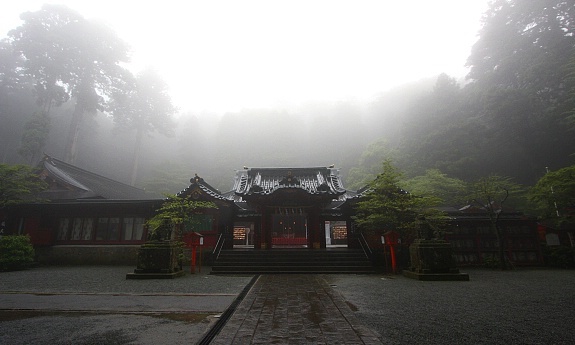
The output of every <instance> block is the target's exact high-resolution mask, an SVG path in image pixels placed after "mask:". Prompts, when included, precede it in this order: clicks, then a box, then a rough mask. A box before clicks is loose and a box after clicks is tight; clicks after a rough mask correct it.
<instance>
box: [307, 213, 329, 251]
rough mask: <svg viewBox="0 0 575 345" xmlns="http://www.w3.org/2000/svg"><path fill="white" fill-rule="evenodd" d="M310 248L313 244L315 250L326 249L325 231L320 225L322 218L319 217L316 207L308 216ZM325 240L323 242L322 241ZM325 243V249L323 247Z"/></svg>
mask: <svg viewBox="0 0 575 345" xmlns="http://www.w3.org/2000/svg"><path fill="white" fill-rule="evenodd" d="M307 225H308V231H309V234H308V237H309V239H311V241H310V240H308V246H309V243H310V242H311V247H310V248H313V249H320V248H325V235H324V230H323V229H322V228H321V225H320V217H319V210H318V209H317V208H315V207H313V208H311V210H310V212H309V215H308V224H307ZM322 239H323V240H322ZM322 243H323V247H322Z"/></svg>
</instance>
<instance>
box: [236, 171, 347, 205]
mask: <svg viewBox="0 0 575 345" xmlns="http://www.w3.org/2000/svg"><path fill="white" fill-rule="evenodd" d="M279 189H300V190H304V191H306V192H307V193H309V194H313V195H331V196H333V197H334V198H338V197H339V196H341V195H344V194H345V193H346V190H345V189H344V188H343V184H342V182H341V178H340V175H339V169H335V168H326V167H317V168H245V169H243V170H238V171H236V176H235V180H234V187H233V192H234V193H235V194H236V195H238V196H249V195H267V194H272V193H273V192H275V191H277V190H279Z"/></svg>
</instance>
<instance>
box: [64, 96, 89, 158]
mask: <svg viewBox="0 0 575 345" xmlns="http://www.w3.org/2000/svg"><path fill="white" fill-rule="evenodd" d="M83 115H84V110H83V108H82V106H80V105H79V104H76V107H75V108H74V113H73V115H72V121H71V122H70V128H69V129H68V138H67V139H66V146H65V148H64V157H65V159H64V160H65V161H66V162H68V163H70V164H74V163H75V161H76V156H77V151H78V134H79V133H80V124H81V123H82V116H83Z"/></svg>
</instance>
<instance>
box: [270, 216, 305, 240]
mask: <svg viewBox="0 0 575 345" xmlns="http://www.w3.org/2000/svg"><path fill="white" fill-rule="evenodd" d="M307 236H308V234H307V217H306V215H305V214H299V213H296V212H293V213H290V212H286V213H285V214H274V215H273V228H272V247H274V248H283V247H299V248H306V247H307Z"/></svg>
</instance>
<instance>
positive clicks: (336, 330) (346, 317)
mask: <svg viewBox="0 0 575 345" xmlns="http://www.w3.org/2000/svg"><path fill="white" fill-rule="evenodd" d="M211 344H222V345H228V344H330V345H331V344H381V342H380V341H379V339H378V338H377V336H376V335H375V334H374V333H373V332H372V331H371V330H370V329H368V328H367V327H365V326H363V325H362V324H360V323H359V322H358V320H357V319H356V318H355V316H354V315H353V312H352V311H351V309H350V308H349V307H348V305H347V304H346V303H345V301H344V299H343V298H342V297H341V295H339V294H338V293H337V292H335V291H334V290H333V289H332V288H331V287H330V286H329V285H328V283H327V282H326V281H325V280H324V279H322V278H321V276H318V275H289V274H284V275H262V276H261V277H260V278H259V279H258V281H257V282H256V284H255V285H254V286H253V287H252V289H251V291H250V292H249V293H248V294H247V295H246V297H245V298H244V300H243V301H242V302H241V303H240V304H239V306H238V307H237V308H236V311H235V313H234V314H233V315H232V317H231V318H230V319H229V320H228V322H227V323H226V325H225V326H224V327H223V329H222V330H221V331H220V333H219V334H218V335H217V336H216V338H215V339H214V340H213V341H212V342H211Z"/></svg>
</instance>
